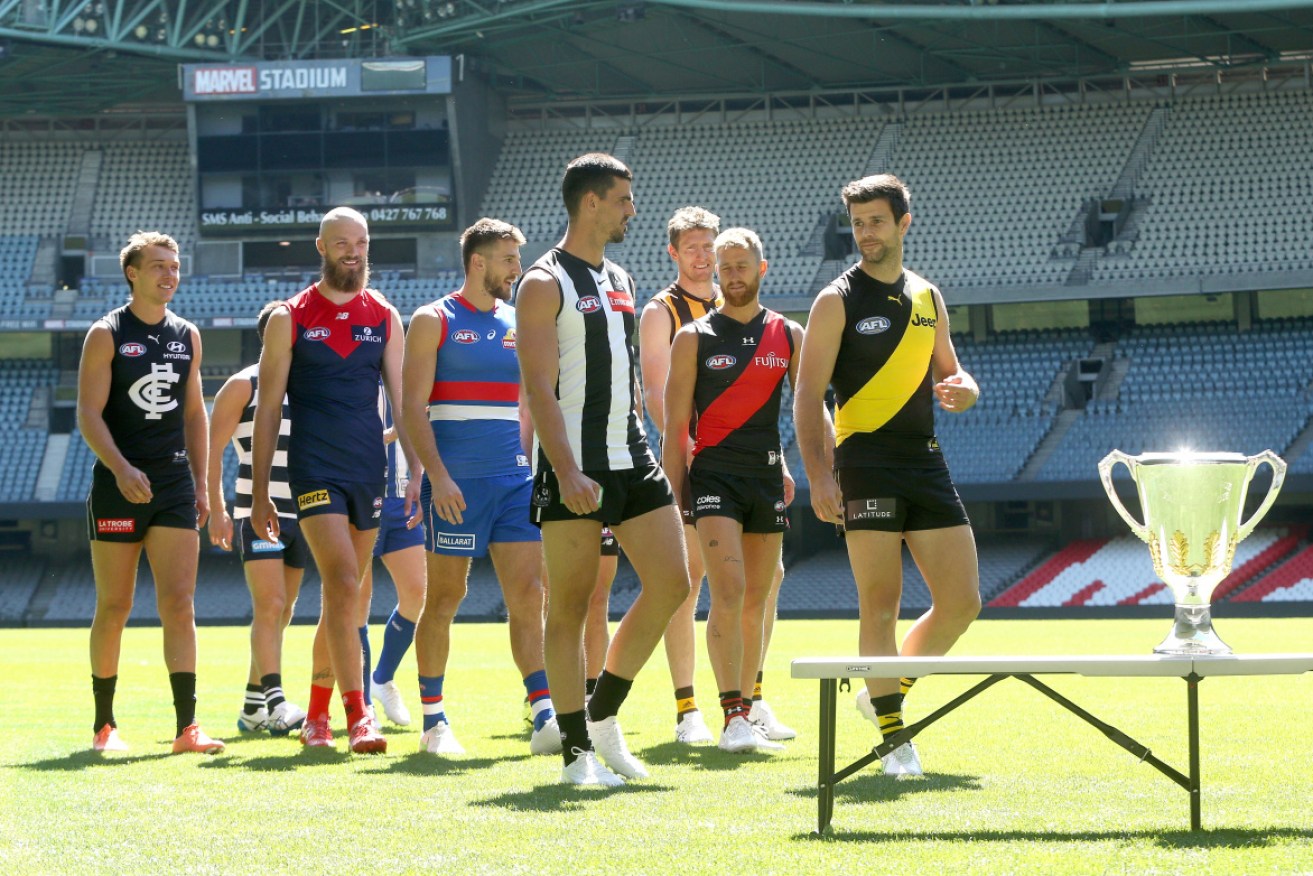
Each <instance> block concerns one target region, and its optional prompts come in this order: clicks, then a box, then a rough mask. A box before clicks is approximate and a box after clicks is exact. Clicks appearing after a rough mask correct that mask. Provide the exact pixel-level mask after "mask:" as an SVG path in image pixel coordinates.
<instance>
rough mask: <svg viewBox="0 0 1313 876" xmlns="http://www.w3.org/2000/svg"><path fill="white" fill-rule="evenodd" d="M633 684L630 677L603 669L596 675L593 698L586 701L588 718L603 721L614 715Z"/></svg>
mask: <svg viewBox="0 0 1313 876" xmlns="http://www.w3.org/2000/svg"><path fill="white" fill-rule="evenodd" d="M633 686H634V682H633V680H632V679H626V678H621V677H620V676H618V675H612V674H611V673H609V672H607V671H606V670H605V669H603V670H602V674H601V675H599V676H597V689H596V690H594V691H593V698H592V699H591V700H589V701H588V720H590V721H605V720H606V719H607V718H612V717H614V716H615V713H616V712H618V711H620V706H621V705H622V704H623V703H624V701H625V697H627V696H629V689H630V688H631V687H633Z"/></svg>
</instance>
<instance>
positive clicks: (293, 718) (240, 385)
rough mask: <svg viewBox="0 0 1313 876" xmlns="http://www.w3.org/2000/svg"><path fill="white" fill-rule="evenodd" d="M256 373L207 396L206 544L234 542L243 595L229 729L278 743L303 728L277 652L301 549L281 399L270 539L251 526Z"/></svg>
mask: <svg viewBox="0 0 1313 876" xmlns="http://www.w3.org/2000/svg"><path fill="white" fill-rule="evenodd" d="M285 303H286V302H284V301H271V302H269V303H268V304H266V305H265V306H264V309H263V310H261V311H260V316H259V318H258V319H257V320H256V326H255V328H256V332H257V333H258V334H259V335H260V340H261V341H263V340H264V327H265V324H266V323H267V322H268V321H269V316H270V315H271V314H272V313H273V312H274V310H276V309H277V308H278V307H279V306H280V305H282V304H285ZM259 371H260V366H259V364H258V363H257V364H255V365H251V366H249V367H247V368H243V369H242V370H241V371H238V372H237V373H236V374H234V375H233V376H232V377H229V378H228V380H227V382H226V383H224V385H223V388H221V389H220V390H219V392H218V393H217V394H216V395H215V397H214V409H213V410H212V411H211V415H210V459H209V466H210V468H209V489H210V508H211V509H212V510H211V514H210V527H209V529H210V543H211V544H214V545H216V546H218V547H221V548H223V549H224V550H226V551H227V550H232V546H233V543H234V542H236V544H237V546H238V548H239V550H240V551H241V554H242V569H243V570H244V571H245V573H246V586H247V587H249V588H250V590H251V669H250V675H249V676H248V677H247V680H246V701H245V703H244V705H243V708H242V711H241V713H240V714H238V716H237V729H238V730H239V731H241V732H242V733H257V732H259V731H261V730H268V731H269V732H270V734H272V735H274V736H286V735H288V733H290V732H291V731H292V730H295V729H297V728H298V727H300V726H301V724H302V722H304V721H305V710H304V709H302V708H301V707H300V706H298V705H295V704H294V703H291V702H289V701H288V700H287V698H286V697H285V696H284V695H283V676H282V671H283V670H282V653H283V630H284V629H286V627H287V624H288V623H289V622H290V621H291V619H292V609H293V608H294V607H295V605H296V597H297V595H298V594H299V593H300V592H301V578H302V576H303V575H304V573H305V565H306V559H307V557H308V556H309V550H308V548H307V546H306V543H305V541H304V540H303V539H302V538H301V533H300V529H299V528H298V527H297V522H296V507H295V506H294V505H293V503H292V492H291V488H290V487H288V485H287V442H288V439H289V436H290V435H291V433H292V421H291V420H290V419H289V418H288V412H287V401H286V400H285V399H284V401H283V420H282V424H281V425H280V426H279V430H278V446H277V450H276V452H275V453H274V464H273V468H272V469H271V471H270V475H269V496H270V498H271V499H273V501H274V505H275V507H276V508H277V510H278V517H279V520H280V526H279V532H278V540H277V541H269V540H267V539H265V538H262V537H261V536H259V535H257V534H256V532H255V529H254V528H253V527H252V526H251V433H252V430H253V427H254V425H255V403H256V399H257V397H258V393H257V386H258V383H259ZM230 440H231V441H232V442H233V447H234V449H236V451H237V462H238V469H237V484H236V489H235V491H234V493H235V495H234V496H233V512H232V516H231V517H229V515H228V507H227V505H226V504H225V502H224V495H223V451H224V447H225V446H226V445H227V444H228V442H229V441H230ZM234 528H235V529H236V532H235V533H234ZM234 534H235V535H236V538H234V537H233V536H234Z"/></svg>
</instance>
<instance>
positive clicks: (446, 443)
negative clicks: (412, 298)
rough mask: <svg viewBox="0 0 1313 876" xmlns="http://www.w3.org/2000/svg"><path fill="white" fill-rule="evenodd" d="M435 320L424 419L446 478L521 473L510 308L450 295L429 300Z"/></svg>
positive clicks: (517, 385)
mask: <svg viewBox="0 0 1313 876" xmlns="http://www.w3.org/2000/svg"><path fill="white" fill-rule="evenodd" d="M432 307H433V310H434V312H435V313H437V315H438V318H439V319H441V320H442V333H441V335H440V338H441V340H439V342H438V356H437V365H436V366H435V368H434V371H433V389H432V390H431V391H430V392H429V422H430V424H431V425H432V427H433V440H434V442H435V443H436V444H437V445H438V453H439V455H441V456H442V464H443V465H444V466H446V468H447V471H448V472H450V473H451V475H452V477H458V478H484V477H497V476H500V475H513V474H525V475H527V474H528V466H529V460H528V457H527V456H526V455H525V453H524V448H523V447H521V446H520V363H519V360H518V359H517V358H516V354H515V308H514V307H511V306H510V305H509V304H507V303H506V302H504V301H497V302H496V303H494V304H493V307H492V310H489V311H482V310H479V309H478V308H477V307H475V306H474V305H473V304H471V303H470V302H469V301H468V300H467V299H466V298H465V297H464V296H463V295H461V294H459V293H456V292H453V293H452V294H450V295H447V296H446V297H444V298H440V299H438V300H437V301H435V302H433V305H432Z"/></svg>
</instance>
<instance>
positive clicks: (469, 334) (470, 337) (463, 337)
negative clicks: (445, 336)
mask: <svg viewBox="0 0 1313 876" xmlns="http://www.w3.org/2000/svg"><path fill="white" fill-rule="evenodd" d="M451 339H452V340H453V341H455V342H456V343H458V344H477V343H478V342H479V333H478V332H476V331H475V330H474V329H460V330H459V331H454V332H452V333H451Z"/></svg>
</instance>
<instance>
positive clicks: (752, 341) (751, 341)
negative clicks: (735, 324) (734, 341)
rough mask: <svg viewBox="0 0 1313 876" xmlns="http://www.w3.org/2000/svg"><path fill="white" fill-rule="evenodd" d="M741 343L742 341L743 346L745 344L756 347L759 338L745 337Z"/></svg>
mask: <svg viewBox="0 0 1313 876" xmlns="http://www.w3.org/2000/svg"><path fill="white" fill-rule="evenodd" d="M740 343H741V344H742V345H743V346H745V347H755V346H757V339H756V338H743V339H742V340H741V341H740Z"/></svg>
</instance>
